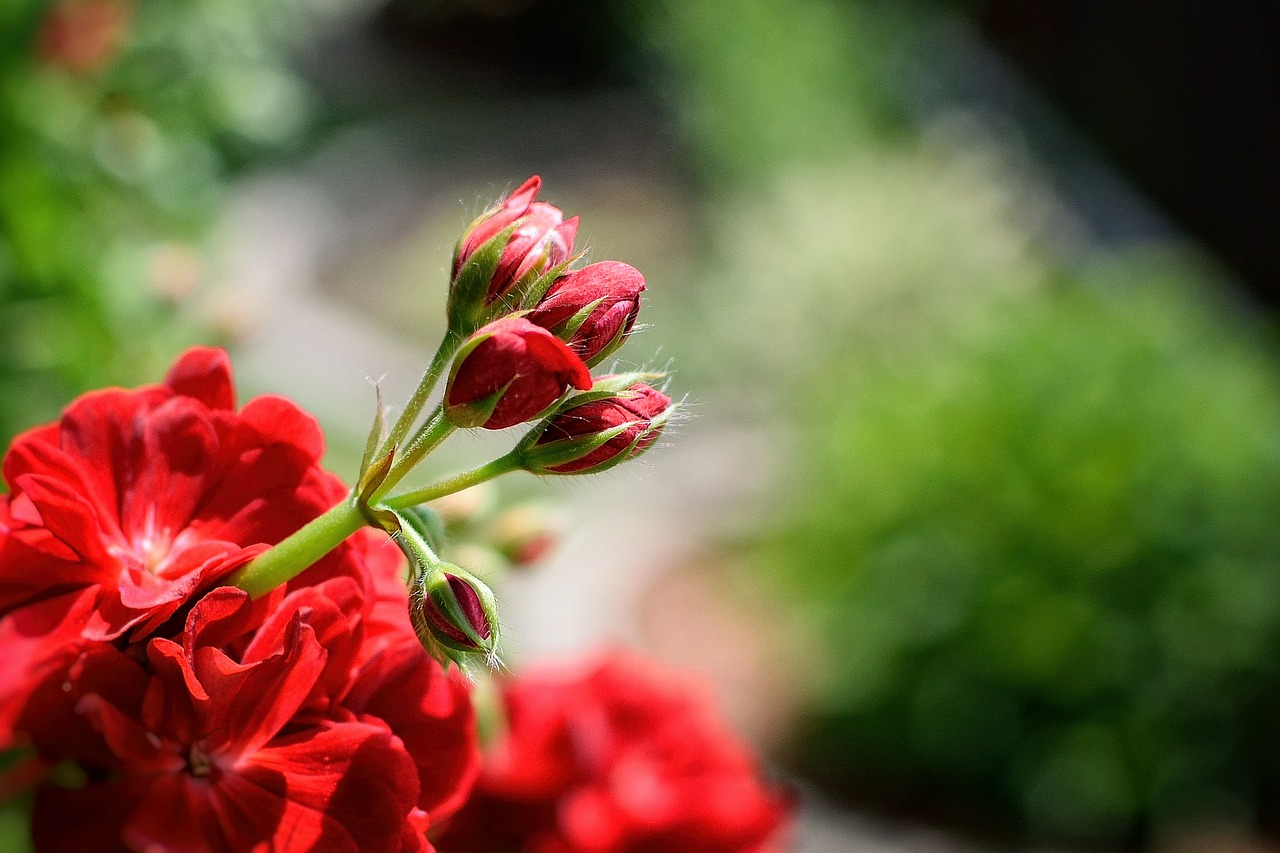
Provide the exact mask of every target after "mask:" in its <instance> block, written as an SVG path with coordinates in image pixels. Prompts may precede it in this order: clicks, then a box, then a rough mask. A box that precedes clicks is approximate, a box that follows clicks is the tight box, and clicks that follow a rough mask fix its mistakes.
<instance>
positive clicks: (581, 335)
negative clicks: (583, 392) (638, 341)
mask: <svg viewBox="0 0 1280 853" xmlns="http://www.w3.org/2000/svg"><path fill="white" fill-rule="evenodd" d="M643 291H644V276H642V275H641V274H640V272H639V270H637V269H636V268H635V267H632V266H628V265H627V264H624V263H620V262H618V261H601V262H600V263H597V264H590V265H589V266H586V267H583V268H582V269H580V270H576V271H574V272H571V273H568V274H567V275H563V276H561V277H560V278H558V279H556V280H555V282H554V283H553V284H552V285H551V287H550V288H549V289H548V290H547V293H546V295H545V296H543V297H542V301H541V302H539V303H538V305H537V307H536V308H534V309H533V310H532V311H530V312H529V314H528V315H527V316H528V318H529V320H530V321H531V322H533V323H537V324H538V325H539V326H542V327H543V328H546V329H550V330H551V331H553V332H555V333H556V334H557V335H559V336H560V338H561V339H562V340H564V341H565V342H566V343H568V344H569V348H570V349H572V350H573V351H574V352H576V353H577V354H578V355H579V356H580V357H581V358H582V360H583V361H585V362H586V363H587V364H589V365H591V364H596V363H598V362H600V361H602V360H603V359H604V358H605V357H607V356H608V355H610V354H611V353H612V352H614V351H615V350H616V349H617V348H618V347H620V346H622V343H623V341H625V340H626V338H627V335H629V334H631V329H632V328H633V327H634V326H635V324H636V317H637V315H639V313H640V294H641V293H642V292H643Z"/></svg>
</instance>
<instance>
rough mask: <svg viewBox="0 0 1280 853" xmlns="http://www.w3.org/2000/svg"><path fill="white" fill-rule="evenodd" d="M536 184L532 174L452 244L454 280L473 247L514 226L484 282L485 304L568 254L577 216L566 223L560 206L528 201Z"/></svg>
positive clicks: (539, 181)
mask: <svg viewBox="0 0 1280 853" xmlns="http://www.w3.org/2000/svg"><path fill="white" fill-rule="evenodd" d="M541 186H542V179H541V178H539V177H538V176H537V175H534V176H533V177H532V178H530V179H529V180H527V181H525V182H524V183H523V184H521V185H520V188H519V189H517V190H516V191H515V192H514V193H512V194H511V195H510V196H509V197H508V198H507V199H506V201H504V202H502V204H500V205H499V206H498V207H495V208H492V209H491V210H489V211H487V212H485V213H484V214H483V215H481V216H480V218H479V219H477V220H476V221H475V222H473V223H472V224H471V226H470V227H469V228H468V229H467V232H466V233H465V234H463V236H462V240H461V242H460V243H459V244H458V251H457V253H456V254H455V255H454V259H453V277H454V278H455V279H456V278H457V277H458V273H459V271H461V269H462V266H463V264H465V263H466V262H467V260H468V259H469V258H470V257H471V256H472V255H473V254H475V252H476V250H477V249H479V248H480V247H481V246H483V245H484V244H485V243H486V242H488V241H489V240H492V239H493V238H494V237H496V236H497V235H498V234H500V233H501V232H502V231H503V230H505V229H506V228H508V227H510V226H511V225H513V224H516V223H517V221H518V222H519V224H518V225H516V229H515V231H513V232H512V233H511V235H510V236H509V237H508V238H507V245H506V246H505V248H503V250H502V255H501V257H500V258H499V260H498V265H497V267H495V268H494V271H493V276H492V278H490V279H489V286H488V290H487V292H486V294H485V299H484V302H485V304H486V305H488V304H490V303H492V302H493V301H494V300H497V299H500V298H501V297H503V296H505V295H506V294H507V292H508V291H510V290H511V288H512V287H514V286H515V285H516V283H517V282H519V281H520V280H521V279H523V278H524V277H525V276H526V275H528V274H529V273H531V272H532V273H541V272H543V271H544V270H546V269H548V268H549V267H553V266H555V265H556V264H560V263H563V262H564V261H567V260H569V258H570V257H571V256H572V255H573V241H574V238H575V237H576V236H577V233H578V217H576V216H575V217H573V218H572V219H569V220H567V221H566V220H565V219H564V213H563V212H562V211H561V210H560V208H558V207H555V206H554V205H550V204H546V203H545V202H540V201H534V199H535V198H537V197H538V189H539V188H540V187H541Z"/></svg>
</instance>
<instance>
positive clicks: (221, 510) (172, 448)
mask: <svg viewBox="0 0 1280 853" xmlns="http://www.w3.org/2000/svg"><path fill="white" fill-rule="evenodd" d="M323 450H324V440H323V437H322V436H321V433H320V428H319V426H318V425H317V424H316V422H315V420H314V419H313V418H312V417H311V416H310V415H308V414H306V413H304V412H303V411H301V410H300V409H298V408H297V407H296V406H295V405H294V404H293V403H291V402H290V401H288V400H286V399H284V398H281V397H271V396H266V397H258V398H257V399H254V400H251V401H250V402H249V403H248V404H247V405H245V407H244V408H243V409H241V410H239V411H236V409H235V391H234V388H233V386H232V382H231V370H230V364H229V361H228V359H227V355H226V353H225V352H223V351H221V350H214V349H201V348H196V349H191V350H188V351H187V352H186V353H185V354H184V355H183V356H182V357H181V358H179V359H178V361H177V362H176V363H175V364H174V365H173V367H172V368H171V369H170V371H169V375H168V377H167V378H166V379H165V382H164V384H162V385H155V386H148V387H144V388H140V389H138V390H135V391H126V390H123V389H118V388H114V389H107V390H103V391H95V392H93V393H90V394H86V395H84V396H83V397H81V398H80V399H78V400H76V401H75V402H74V403H72V404H71V405H70V406H69V407H68V408H67V410H66V412H65V413H64V414H63V416H62V418H61V420H59V421H58V422H57V423H54V424H49V425H48V426H43V427H38V428H36V429H33V430H30V431H29V432H27V433H24V434H23V435H20V436H18V438H16V439H15V440H14V442H13V445H12V447H11V448H10V450H9V452H8V454H7V455H6V456H5V458H4V469H3V470H4V478H5V480H6V481H7V482H8V485H9V491H10V494H9V495H7V496H0V615H3V614H5V613H9V612H11V611H13V610H14V609H15V608H17V607H19V606H22V605H25V604H29V603H34V602H37V601H39V600H41V599H44V598H48V597H52V596H56V595H59V594H62V593H66V592H71V591H75V590H80V589H86V588H89V587H97V594H96V596H97V598H96V605H95V613H94V616H93V618H92V619H91V620H90V621H89V622H88V623H87V624H86V625H85V632H86V636H90V637H93V638H98V639H110V638H114V637H118V636H120V635H121V634H123V633H124V632H125V631H127V630H129V629H131V628H132V629H133V635H134V636H141V635H143V634H145V633H148V632H150V631H153V630H155V628H156V627H158V626H159V625H160V624H162V623H163V622H164V621H165V620H166V619H168V618H169V617H170V616H171V615H172V614H173V613H175V612H176V611H177V609H178V608H179V607H180V606H181V605H182V604H183V603H185V602H186V601H188V600H190V599H191V598H192V597H193V595H194V594H195V593H196V592H198V591H199V590H202V589H207V588H209V587H211V586H213V585H215V583H216V581H218V580H219V579H221V578H223V577H225V576H226V575H227V574H229V573H230V572H231V571H233V570H234V569H236V568H238V567H240V566H242V565H244V564H245V563H247V562H248V561H249V560H250V559H252V558H253V557H254V556H255V555H257V554H258V553H260V552H261V551H263V550H265V549H266V547H267V546H268V545H271V544H274V543H276V542H279V541H280V540H281V539H283V538H284V537H285V536H287V535H288V534H290V533H292V532H293V531H295V530H297V529H298V528H299V527H301V526H302V525H303V524H305V523H306V522H307V521H310V520H311V519H312V518H314V517H316V516H317V515H319V514H320V513H321V512H323V511H324V510H326V509H328V508H329V507H330V506H332V505H333V504H334V503H336V502H337V501H338V500H339V499H340V498H341V497H342V495H343V494H344V493H345V489H344V488H343V487H342V484H341V483H340V482H339V481H338V480H337V479H336V478H335V477H333V476H331V475H329V474H326V473H325V472H324V471H323V470H322V469H321V468H320V467H319V464H318V462H319V459H320V455H321V453H322V452H323Z"/></svg>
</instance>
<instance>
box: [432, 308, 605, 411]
mask: <svg viewBox="0 0 1280 853" xmlns="http://www.w3.org/2000/svg"><path fill="white" fill-rule="evenodd" d="M590 387H591V371H590V369H589V368H588V367H587V366H586V365H585V364H584V363H583V362H582V359H580V358H578V356H577V355H575V354H574V352H573V350H571V349H569V348H568V347H567V346H566V345H565V344H564V342H563V341H561V340H560V339H559V338H557V337H556V336H555V335H553V334H551V333H550V332H548V331H547V330H546V329H544V328H542V327H541V326H535V325H534V324H533V323H530V322H529V321H528V320H526V319H524V318H522V317H504V318H503V319H501V320H497V321H495V322H493V323H490V324H489V325H487V326H485V327H484V328H482V329H480V330H479V331H477V332H476V333H475V334H474V335H472V336H471V339H470V340H468V341H467V343H465V344H463V346H462V349H461V350H459V352H458V355H457V357H455V358H454V362H453V370H452V373H451V375H450V376H449V384H448V386H447V387H446V388H445V393H444V406H445V410H444V411H445V417H446V418H448V419H449V422H450V423H452V424H454V425H455V426H459V427H463V428H470V427H482V428H484V429H504V428H505V427H509V426H514V425H516V424H518V423H524V422H525V421H529V420H533V419H534V418H536V417H538V416H539V415H540V414H542V413H543V412H544V411H546V410H547V409H548V408H550V407H551V406H552V405H554V404H555V402H556V401H557V400H559V399H560V398H561V397H562V396H563V395H564V393H565V392H566V391H567V390H568V389H569V388H577V389H579V390H586V389H588V388H590Z"/></svg>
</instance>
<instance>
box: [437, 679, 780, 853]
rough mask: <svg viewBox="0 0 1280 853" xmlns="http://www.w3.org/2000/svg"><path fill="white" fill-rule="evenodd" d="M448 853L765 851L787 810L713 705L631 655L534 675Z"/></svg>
mask: <svg viewBox="0 0 1280 853" xmlns="http://www.w3.org/2000/svg"><path fill="white" fill-rule="evenodd" d="M505 700H506V706H507V722H508V731H507V733H506V735H505V737H503V738H502V739H501V740H500V741H499V742H498V743H497V744H496V749H495V750H494V751H493V752H492V754H491V755H490V756H489V758H488V761H487V764H486V767H485V771H484V773H483V775H482V776H481V781H480V783H479V785H478V786H477V788H476V790H475V792H474V793H473V794H472V798H471V800H470V801H469V802H468V803H467V806H466V807H465V808H464V809H463V810H462V812H460V813H459V814H458V815H457V816H455V817H454V819H453V820H452V821H451V822H450V824H449V826H448V828H447V830H446V833H445V835H443V836H442V837H441V838H440V839H439V840H438V841H437V844H438V845H439V847H440V849H441V851H443V853H500V851H522V853H648V851H658V850H661V851H666V853H762V851H767V850H773V849H775V848H774V846H773V845H774V844H776V842H777V837H778V835H779V834H780V833H781V832H782V831H783V827H784V825H785V824H786V822H787V817H788V810H789V805H788V798H787V797H786V796H785V795H784V794H782V793H780V792H779V791H778V790H777V789H775V788H772V787H770V786H769V785H767V784H766V783H764V782H763V781H762V780H761V778H760V776H759V771H758V768H757V767H756V764H755V761H754V760H753V759H752V757H751V755H750V753H749V752H748V751H747V749H746V748H745V747H744V746H743V745H742V744H741V743H739V742H738V741H736V740H735V739H734V738H732V737H731V736H730V735H729V734H728V733H726V731H725V729H724V726H723V724H722V723H721V722H720V720H718V719H717V718H716V715H715V713H714V712H713V710H712V708H711V706H710V703H708V702H707V701H706V700H705V698H704V697H703V696H702V694H701V693H700V692H699V691H697V690H696V689H695V688H694V687H693V686H691V685H690V684H688V683H686V682H683V681H681V680H680V679H679V678H678V677H676V678H673V676H672V674H671V673H670V672H666V671H663V670H661V669H658V668H656V667H654V666H652V665H651V664H646V663H643V662H641V661H638V660H635V659H633V658H629V657H623V656H612V657H607V658H605V659H603V660H601V661H599V662H597V663H596V664H594V665H592V666H590V667H588V668H586V669H582V670H577V671H566V670H555V669H546V670H542V671H534V672H530V673H527V674H525V675H523V676H521V677H520V678H518V679H517V680H515V681H513V682H511V683H510V684H508V685H507V687H506V689H505Z"/></svg>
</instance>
